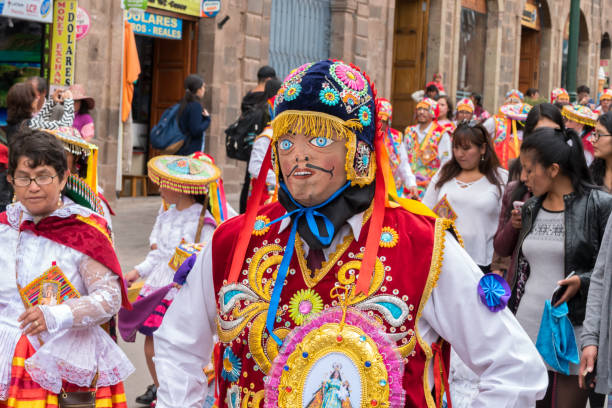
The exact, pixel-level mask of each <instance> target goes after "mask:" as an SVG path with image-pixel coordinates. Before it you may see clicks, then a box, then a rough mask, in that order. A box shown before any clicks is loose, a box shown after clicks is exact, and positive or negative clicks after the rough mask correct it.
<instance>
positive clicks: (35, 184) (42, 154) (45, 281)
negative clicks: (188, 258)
mask: <svg viewBox="0 0 612 408" xmlns="http://www.w3.org/2000/svg"><path fill="white" fill-rule="evenodd" d="M13 139H14V140H13V143H12V144H11V145H10V149H9V151H10V157H9V177H8V178H9V181H10V183H11V184H12V185H13V187H14V189H15V202H14V203H13V204H11V205H9V206H8V207H7V210H6V212H4V213H2V214H0V241H1V242H2V245H3V247H2V248H3V250H2V251H0V268H1V269H2V273H3V278H2V279H0V333H2V335H1V336H0V367H2V370H0V407H6V406H11V407H17V406H24V407H25V406H28V407H34V406H35V407H42V408H44V407H56V406H58V405H59V406H64V404H67V403H68V402H69V401H70V400H73V401H74V400H75V399H76V398H78V397H79V396H80V398H83V394H85V399H86V400H88V401H82V402H84V403H85V402H87V403H91V404H95V405H96V406H105V407H113V408H124V407H127V405H126V403H125V395H124V391H123V383H122V381H123V380H125V378H127V376H129V375H130V374H131V373H132V372H133V371H134V367H133V366H132V364H131V363H130V361H129V360H128V358H127V357H126V356H125V354H124V353H123V351H121V349H120V348H119V347H118V346H117V344H116V343H115V342H114V341H113V340H112V339H111V337H110V336H109V335H108V334H107V333H106V332H105V331H104V329H102V328H101V327H100V325H101V324H103V323H105V322H108V321H109V319H111V318H112V317H113V316H114V315H115V314H116V313H117V312H118V310H119V307H120V306H121V304H123V305H124V306H125V307H130V305H129V301H128V300H127V294H126V291H125V288H124V285H123V278H122V275H121V268H120V266H119V261H118V260H117V256H116V255H115V251H114V248H113V243H112V238H111V236H110V234H109V232H108V230H107V225H106V222H105V221H104V219H103V218H102V217H100V216H99V215H98V214H96V213H95V212H93V211H91V210H89V209H87V208H85V207H82V206H80V205H78V204H75V203H74V202H73V201H72V200H70V199H69V198H67V197H66V196H64V195H63V190H64V187H65V186H66V182H67V179H68V175H69V171H68V164H67V161H66V154H65V151H64V147H63V146H62V143H61V142H60V141H59V140H57V139H56V138H55V136H53V135H51V134H49V133H47V132H43V131H37V130H30V129H24V130H22V131H20V132H18V133H17V134H16V135H15V137H14V138H13ZM41 292H42V293H41ZM49 295H51V297H49ZM92 391H93V392H92ZM75 392H81V393H82V394H80V395H72V394H73V393H75ZM58 400H59V403H58ZM7 404H8V405H7ZM87 406H89V405H87Z"/></svg>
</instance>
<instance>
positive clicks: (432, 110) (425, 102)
mask: <svg viewBox="0 0 612 408" xmlns="http://www.w3.org/2000/svg"><path fill="white" fill-rule="evenodd" d="M416 108H417V109H425V110H427V111H428V112H429V114H430V115H431V116H433V117H434V118H435V117H437V116H438V115H437V112H438V102H436V101H434V100H433V99H431V98H423V99H422V100H421V101H420V102H419V103H417V106H416Z"/></svg>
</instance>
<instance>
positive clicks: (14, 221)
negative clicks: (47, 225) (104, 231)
mask: <svg viewBox="0 0 612 408" xmlns="http://www.w3.org/2000/svg"><path fill="white" fill-rule="evenodd" d="M62 201H63V203H64V205H63V206H62V207H61V208H58V209H57V210H55V211H53V213H51V214H50V216H53V217H60V218H68V217H70V216H71V215H74V214H77V215H81V216H83V217H89V216H90V215H91V214H96V215H98V214H97V213H95V212H93V211H91V210H89V209H87V208H85V207H83V206H81V205H78V204H76V203H75V202H74V201H72V200H71V199H69V198H68V197H62ZM22 214H23V216H22ZM6 215H7V218H8V221H9V223H10V224H11V226H12V227H14V228H18V226H19V218H20V217H21V218H22V219H21V221H25V220H30V221H31V220H33V219H34V217H32V215H31V214H30V213H29V212H28V210H27V209H26V208H25V207H24V206H23V204H21V202H16V203H13V204H9V205H8V206H7V207H6Z"/></svg>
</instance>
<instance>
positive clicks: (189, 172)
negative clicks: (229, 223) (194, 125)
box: [147, 155, 221, 195]
mask: <svg viewBox="0 0 612 408" xmlns="http://www.w3.org/2000/svg"><path fill="white" fill-rule="evenodd" d="M147 166H148V168H149V178H150V179H151V181H153V182H154V183H155V184H157V185H159V186H160V187H162V188H167V189H169V190H172V191H176V192H177V193H182V194H190V195H199V194H208V185H209V184H210V183H211V182H214V181H216V180H218V179H219V178H220V177H221V170H219V168H218V167H217V166H215V165H214V164H213V163H212V160H210V159H209V158H207V157H205V156H201V157H200V158H199V159H196V158H194V157H188V156H169V155H168V156H157V157H154V158H152V159H151V160H149V163H148V165H147Z"/></svg>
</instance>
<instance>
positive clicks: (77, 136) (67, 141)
mask: <svg viewBox="0 0 612 408" xmlns="http://www.w3.org/2000/svg"><path fill="white" fill-rule="evenodd" d="M45 132H49V133H51V134H53V135H54V136H55V137H56V138H58V139H59V140H60V141H61V142H62V143H63V144H64V148H65V149H66V150H68V151H69V152H70V153H72V154H74V155H77V156H89V155H90V154H92V153H93V152H94V151H97V150H98V146H96V145H95V144H91V143H88V142H86V141H85V140H84V139H83V137H82V136H81V133H80V132H79V131H78V130H77V129H76V128H73V127H69V126H60V127H58V128H57V129H53V130H45Z"/></svg>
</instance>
